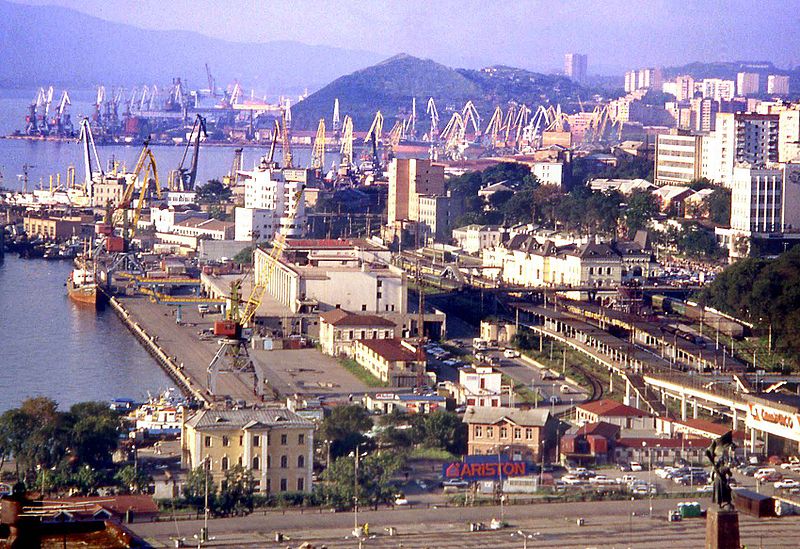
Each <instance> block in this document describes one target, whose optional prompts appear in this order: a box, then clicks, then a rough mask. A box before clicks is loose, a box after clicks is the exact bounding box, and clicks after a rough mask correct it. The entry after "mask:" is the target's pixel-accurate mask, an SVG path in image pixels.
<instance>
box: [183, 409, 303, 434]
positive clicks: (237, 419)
mask: <svg viewBox="0 0 800 549" xmlns="http://www.w3.org/2000/svg"><path fill="white" fill-rule="evenodd" d="M186 424H187V425H191V426H192V427H194V428H195V429H228V430H230V429H243V428H244V429H249V428H252V427H256V426H262V427H279V426H284V425H285V426H290V427H308V428H312V427H313V426H314V424H313V423H311V422H310V421H308V420H306V419H303V418H302V417H300V416H299V415H297V414H296V413H294V412H292V411H291V410H289V409H288V408H267V409H265V410H253V409H247V410H201V411H199V412H197V413H196V414H194V415H193V416H192V417H191V418H189V419H188V420H187V421H186Z"/></svg>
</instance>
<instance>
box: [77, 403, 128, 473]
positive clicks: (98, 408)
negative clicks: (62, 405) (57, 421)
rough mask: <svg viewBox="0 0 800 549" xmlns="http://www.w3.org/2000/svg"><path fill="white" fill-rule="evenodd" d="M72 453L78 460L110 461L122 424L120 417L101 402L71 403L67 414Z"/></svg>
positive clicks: (98, 464) (97, 464)
mask: <svg viewBox="0 0 800 549" xmlns="http://www.w3.org/2000/svg"><path fill="white" fill-rule="evenodd" d="M66 423H67V425H68V426H69V439H70V448H71V453H72V454H73V456H74V457H75V458H77V460H78V462H79V463H84V464H88V465H89V466H90V467H104V466H107V465H109V464H110V463H111V454H112V453H113V452H114V450H116V448H117V442H118V440H119V433H120V429H121V427H122V425H121V417H120V415H119V414H118V413H117V412H114V411H113V410H111V409H110V408H109V406H108V404H106V403H104V402H81V403H78V404H74V405H73V406H72V407H71V408H70V410H69V413H68V414H67V415H66Z"/></svg>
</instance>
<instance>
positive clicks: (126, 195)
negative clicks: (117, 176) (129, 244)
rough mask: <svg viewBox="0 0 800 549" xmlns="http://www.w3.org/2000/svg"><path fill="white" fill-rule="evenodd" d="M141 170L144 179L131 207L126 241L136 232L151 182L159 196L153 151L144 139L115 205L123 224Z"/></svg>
mask: <svg viewBox="0 0 800 549" xmlns="http://www.w3.org/2000/svg"><path fill="white" fill-rule="evenodd" d="M143 170H144V179H143V180H142V184H141V187H140V190H139V199H138V200H137V201H136V207H135V208H133V219H132V220H131V222H132V225H133V226H132V227H131V229H130V231H126V232H127V234H126V235H125V240H126V241H127V240H130V239H131V238H133V237H134V235H135V234H136V228H137V225H138V223H139V218H140V217H141V215H142V209H143V208H144V200H145V197H146V196H147V191H148V189H149V188H150V183H151V182H153V184H154V185H155V191H156V196H158V198H159V199H160V198H161V184H160V183H159V181H158V168H157V166H156V157H155V155H154V154H153V151H152V150H151V149H150V143H149V141H145V143H144V147H142V152H141V153H139V159H138V160H137V161H136V166H135V167H134V169H133V173H132V175H131V176H130V178H129V180H128V186H127V187H125V191H124V192H123V194H122V200H121V201H120V203H119V206H117V211H118V212H121V213H122V216H123V218H122V219H123V224H125V223H127V221H128V217H129V214H128V211H129V210H130V209H131V203H132V202H133V195H134V192H135V190H136V183H137V182H138V180H139V176H140V175H141V174H142V171H143ZM151 176H152V178H151Z"/></svg>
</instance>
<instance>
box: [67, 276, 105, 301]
mask: <svg viewBox="0 0 800 549" xmlns="http://www.w3.org/2000/svg"><path fill="white" fill-rule="evenodd" d="M67 294H68V295H69V297H70V299H72V300H73V301H75V302H77V303H83V304H86V305H92V306H93V307H96V306H97V303H98V300H97V282H96V281H95V276H94V272H93V271H90V270H88V269H85V268H81V267H77V266H76V267H75V268H74V269H72V272H71V273H70V275H69V277H67Z"/></svg>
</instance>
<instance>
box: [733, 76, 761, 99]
mask: <svg viewBox="0 0 800 549" xmlns="http://www.w3.org/2000/svg"><path fill="white" fill-rule="evenodd" d="M758 86H759V77H758V73H757V72H740V73H739V74H737V75H736V93H737V95H741V96H742V97H747V96H749V95H758Z"/></svg>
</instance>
